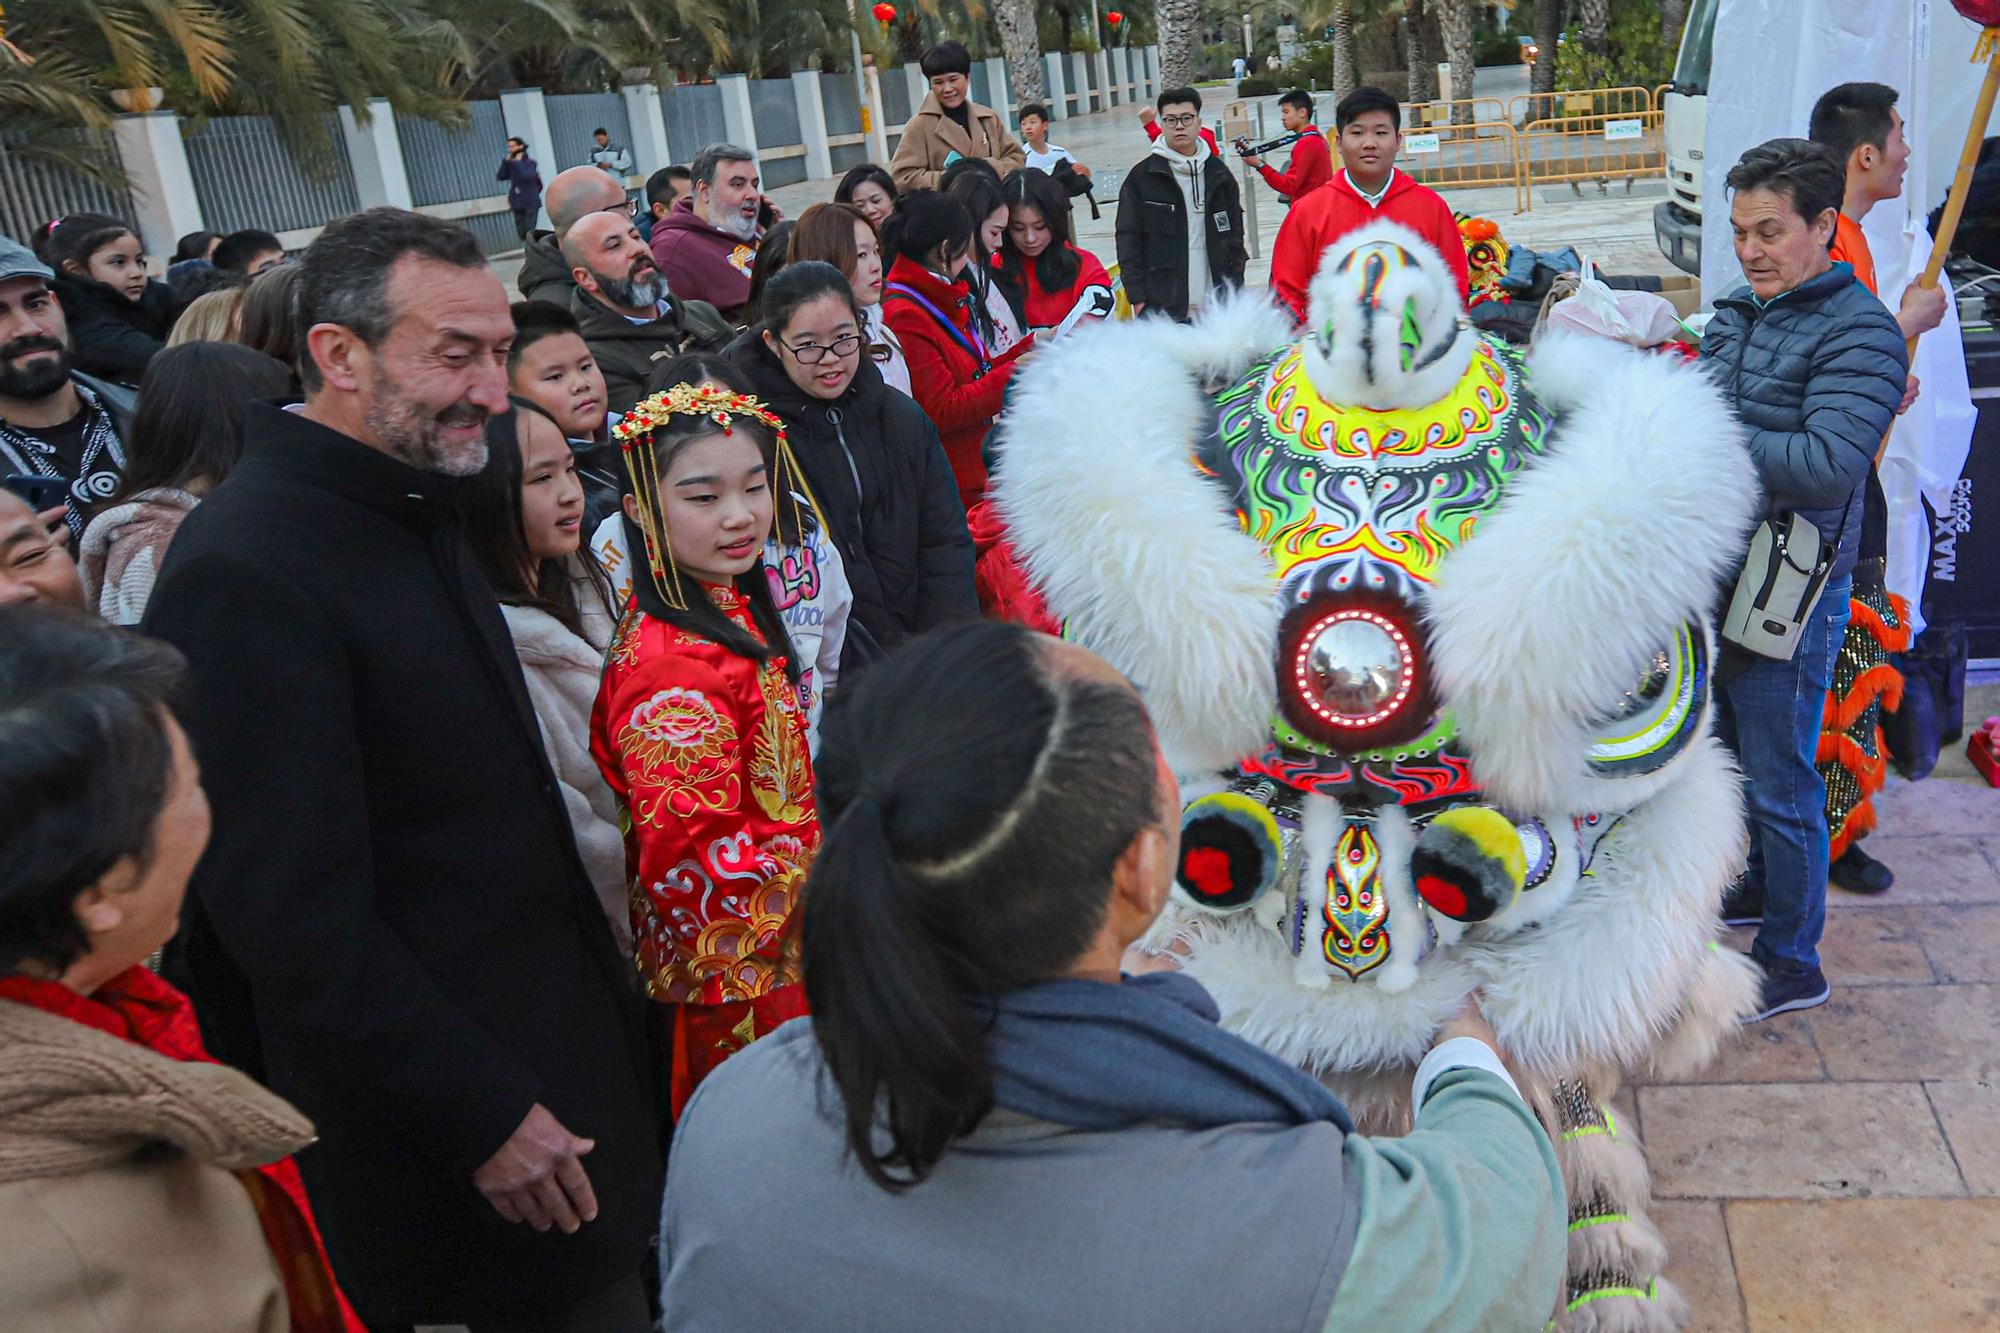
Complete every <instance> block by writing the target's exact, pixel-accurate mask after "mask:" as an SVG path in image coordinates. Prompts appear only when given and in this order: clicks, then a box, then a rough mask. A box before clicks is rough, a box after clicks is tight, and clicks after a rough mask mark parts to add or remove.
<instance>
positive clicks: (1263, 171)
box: [1243, 88, 1333, 204]
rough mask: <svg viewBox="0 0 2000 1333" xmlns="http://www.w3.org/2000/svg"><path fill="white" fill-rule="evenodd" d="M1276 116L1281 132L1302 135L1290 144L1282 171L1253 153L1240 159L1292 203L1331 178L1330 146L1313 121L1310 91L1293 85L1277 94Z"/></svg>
mask: <svg viewBox="0 0 2000 1333" xmlns="http://www.w3.org/2000/svg"><path fill="white" fill-rule="evenodd" d="M1278 119H1279V121H1280V122H1282V123H1283V125H1284V127H1285V133H1287V134H1297V135H1301V136H1303V137H1301V138H1300V139H1299V140H1298V141H1297V142H1296V143H1294V144H1293V145H1292V156H1291V160H1290V161H1288V162H1286V163H1285V169H1284V171H1282V172H1280V171H1279V170H1278V169H1277V168H1276V167H1273V166H1270V165H1268V164H1267V163H1266V162H1265V161H1264V159H1263V158H1261V157H1257V156H1255V155H1252V156H1250V157H1246V158H1244V159H1243V160H1244V161H1245V162H1248V163H1249V164H1250V165H1251V166H1253V167H1255V168H1257V173H1258V174H1259V175H1261V176H1262V177H1263V178H1264V183H1265V184H1266V185H1268V186H1270V187H1271V188H1272V189H1274V190H1276V191H1277V192H1278V193H1279V194H1282V195H1284V196H1285V198H1287V199H1289V200H1291V201H1292V202H1293V203H1295V204H1296V203H1297V202H1298V201H1299V200H1301V199H1303V198H1305V197H1306V196H1307V195H1308V194H1310V193H1312V192H1313V191H1314V190H1317V189H1318V188H1319V187H1320V186H1322V185H1324V184H1326V183H1327V182H1328V181H1330V180H1332V179H1333V150H1332V149H1330V148H1328V147H1327V146H1326V137H1325V136H1324V135H1322V134H1321V133H1320V132H1319V128H1318V127H1317V126H1315V125H1314V124H1313V100H1312V94H1311V93H1308V92H1302V91H1301V90H1299V89H1297V88H1294V89H1292V90H1291V91H1290V92H1288V93H1286V94H1285V95H1284V96H1283V97H1280V98H1279V99H1278Z"/></svg>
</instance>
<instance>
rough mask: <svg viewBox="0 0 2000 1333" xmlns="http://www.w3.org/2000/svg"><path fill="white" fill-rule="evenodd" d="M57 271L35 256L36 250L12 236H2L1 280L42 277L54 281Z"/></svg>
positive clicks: (0, 251) (45, 280)
mask: <svg viewBox="0 0 2000 1333" xmlns="http://www.w3.org/2000/svg"><path fill="white" fill-rule="evenodd" d="M55 277H56V275H55V272H54V270H52V269H50V268H49V266H48V265H47V264H44V263H43V262H42V261H41V260H39V259H37V258H35V252H34V251H33V250H30V249H29V248H28V247H27V246H25V245H23V244H21V243H20V242H19V241H17V240H14V239H13V238H12V237H8V236H0V282H7V281H9V280H10V279H13V278H40V279H41V280H42V281H43V282H54V281H55Z"/></svg>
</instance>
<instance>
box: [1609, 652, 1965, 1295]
mask: <svg viewBox="0 0 2000 1333" xmlns="http://www.w3.org/2000/svg"><path fill="white" fill-rule="evenodd" d="M1996 711H2000V685H1985V686H1981V687H1976V688H1974V689H1972V690H1969V691H1968V692H1967V706H1966V714H1967V716H1968V717H1970V718H1972V719H1975V721H1976V720H1977V719H1979V718H1983V717H1986V716H1988V715H1989V714H1992V713H1994V712H1996ZM1877 804H1878V808H1879V810H1880V814H1881V824H1880V827H1879V829H1878V831H1877V832H1876V833H1875V834H1874V835H1873V836H1871V837H1870V838H1869V839H1868V841H1867V848H1868V851H1869V852H1870V854H1872V855H1874V856H1876V857H1878V858H1880V859H1881V860H1882V861H1884V862H1885V863H1887V864H1888V865H1889V866H1890V867H1891V868H1892V869H1894V870H1895V872H1896V885H1895V887H1894V888H1893V889H1891V890H1890V891H1889V892H1888V893H1887V894H1885V895H1884V896H1883V897H1881V898H1880V899H1871V898H1863V897H1857V896H1855V895H1853V894H1848V893H1843V892H1842V891H1840V890H1839V889H1830V890H1829V891H1828V894H1827V908H1828V910H1827V923H1826V937H1825V940H1824V942H1823V943H1822V945H1821V957H1822V962H1823V965H1824V967H1825V970H1826V974H1827V979H1828V980H1829V981H1830V982H1831V983H1832V986H1833V999H1832V1000H1831V1001H1830V1002H1829V1003H1827V1004H1826V1005H1825V1006H1823V1007H1822V1008H1819V1009H1813V1010H1810V1011H1807V1012H1805V1013H1800V1014H1785V1015H1781V1016H1780V1017H1778V1018H1775V1019H1772V1020H1770V1021H1768V1022H1765V1023H1760V1024H1755V1025H1752V1026H1750V1027H1747V1028H1745V1029H1743V1030H1742V1031H1741V1032H1740V1033H1739V1034H1738V1035H1737V1037H1736V1039H1735V1040H1734V1042H1733V1043H1732V1044H1731V1045H1730V1046H1728V1047H1727V1048H1726V1049H1725V1050H1724V1052H1723V1054H1722V1056H1721V1058H1720V1059H1719V1060H1717V1061H1716V1063H1715V1064H1714V1065H1713V1066H1711V1067H1710V1068H1709V1069H1708V1070H1706V1071H1705V1072H1704V1073H1703V1074H1702V1075H1701V1076H1700V1077H1699V1078H1696V1079H1694V1080H1691V1081H1689V1082H1688V1083H1686V1084H1682V1085H1658V1086H1651V1087H1641V1088H1638V1089H1636V1090H1628V1091H1627V1092H1625V1093H1624V1094H1622V1095H1621V1097H1620V1098H1619V1104H1620V1105H1622V1106H1623V1107H1624V1108H1625V1109H1626V1111H1627V1113H1628V1115H1630V1117H1631V1121H1632V1123H1634V1124H1635V1125H1636V1126H1637V1131H1638V1134H1639V1138H1640V1141H1641V1142H1642V1143H1643V1144H1644V1145H1645V1147H1646V1156H1647V1159H1648V1161H1649V1163H1650V1164H1651V1167H1652V1172H1653V1198H1654V1208H1653V1217H1654V1220H1655V1221H1656V1222H1658V1224H1659V1226H1660V1230H1661V1231H1662V1232H1663V1233H1664V1234H1665V1236H1666V1239H1667V1246H1668V1249H1669V1250H1670V1252H1671V1253H1672V1256H1673V1258H1672V1262H1671V1263H1670V1264H1669V1265H1668V1268H1667V1275H1668V1277H1670V1278H1671V1279H1672V1280H1673V1281H1674V1282H1675V1283H1677V1284H1678V1285H1679V1286H1680V1288H1681V1290H1682V1292H1683V1293H1684V1294H1686V1296H1687V1297H1688V1299H1689V1301H1690V1303H1691V1304H1692V1305H1693V1306H1694V1309H1695V1316H1696V1317H1695V1323H1694V1328H1695V1329H1696V1330H1697V1333H1777V1331H1778V1330H1811V1331H1812V1333H1905V1331H1908V1333H1918V1331H1920V1330H1936V1331H1937V1333H1947V1331H1949V1333H1962V1331H1964V1330H1973V1329H2000V792H1996V791H1994V790H1993V789H1992V788H1990V787H1988V786H1986V785H1985V783H1984V782H1983V781H1982V780H1981V779H1980V778H1979V776H1978V775H1977V774H1976V773H1975V772H1973V770H1972V767H1971V764H1970V763H1969V762H1968V761H1967V760H1966V758H1965V750H1964V743H1963V742H1962V741H1961V742H1960V743H1959V744H1958V745H1956V746H1953V747H1950V748H1949V749H1948V750H1947V752H1946V755H1945V757H1944V758H1943V760H1942V761H1941V762H1940V763H1939V765H1938V770H1937V772H1936V773H1935V774H1934V775H1933V776H1932V777H1931V778H1929V779H1927V780H1926V781H1924V782H1922V783H1917V784H1911V783H1906V782H1902V781H1900V780H1892V782H1891V785H1890V788H1889V790H1888V791H1886V792H1885V793H1883V795H1882V796H1881V797H1880V798H1878V802H1877ZM1753 933H1754V932H1752V931H1750V930H1748V929H1743V930H1738V931H1736V932H1735V935H1736V940H1735V944H1736V945H1737V947H1739V948H1743V949H1747V948H1748V947H1749V944H1750V939H1751V936H1752V934H1753Z"/></svg>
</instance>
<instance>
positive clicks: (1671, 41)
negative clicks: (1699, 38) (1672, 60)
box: [1660, 0, 1688, 57]
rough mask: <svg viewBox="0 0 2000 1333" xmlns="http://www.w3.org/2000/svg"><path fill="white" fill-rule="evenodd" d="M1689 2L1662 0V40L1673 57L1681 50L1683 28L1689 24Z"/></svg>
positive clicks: (1684, 0) (1686, 0)
mask: <svg viewBox="0 0 2000 1333" xmlns="http://www.w3.org/2000/svg"><path fill="white" fill-rule="evenodd" d="M1687 16H1688V0H1660V40H1661V41H1662V42H1665V43H1666V47H1667V53H1668V55H1669V57H1671V56H1672V55H1673V54H1674V53H1675V52H1678V51H1679V50H1680V49H1681V26H1682V25H1683V24H1685V23H1686V22H1687Z"/></svg>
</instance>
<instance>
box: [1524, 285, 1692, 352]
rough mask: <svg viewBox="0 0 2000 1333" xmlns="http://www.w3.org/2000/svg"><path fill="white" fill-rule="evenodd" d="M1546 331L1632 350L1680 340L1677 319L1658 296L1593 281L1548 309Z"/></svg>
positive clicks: (1679, 325)
mask: <svg viewBox="0 0 2000 1333" xmlns="http://www.w3.org/2000/svg"><path fill="white" fill-rule="evenodd" d="M1547 327H1549V328H1551V329H1560V330H1566V331H1569V332H1574V333H1589V334H1594V335H1595V336H1597V337H1599V338H1611V339H1613V340H1615V341H1617V342H1622V343H1629V344H1631V345H1632V346H1634V347H1657V346H1659V345H1660V344H1661V343H1663V342H1671V341H1672V340H1673V339H1675V338H1678V337H1680V336H1681V324H1680V316H1679V315H1678V314H1677V313H1676V312H1675V310H1674V306H1673V302H1671V301H1669V300H1667V298H1666V297H1664V296H1662V295H1660V294H1659V293H1658V292H1629V291H1614V290H1612V289H1611V288H1609V287H1607V286H1605V285H1604V284H1603V283H1602V282H1600V281H1598V280H1597V279H1596V278H1584V279H1583V280H1582V281H1581V282H1580V283H1578V285H1577V289H1576V295H1574V296H1572V297H1570V298H1569V299H1568V300H1566V301H1558V302H1557V303H1556V304H1555V305H1553V306H1551V307H1549V313H1548V325H1547ZM1538 332H1539V330H1538Z"/></svg>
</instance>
